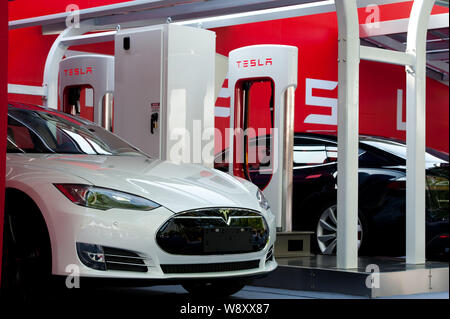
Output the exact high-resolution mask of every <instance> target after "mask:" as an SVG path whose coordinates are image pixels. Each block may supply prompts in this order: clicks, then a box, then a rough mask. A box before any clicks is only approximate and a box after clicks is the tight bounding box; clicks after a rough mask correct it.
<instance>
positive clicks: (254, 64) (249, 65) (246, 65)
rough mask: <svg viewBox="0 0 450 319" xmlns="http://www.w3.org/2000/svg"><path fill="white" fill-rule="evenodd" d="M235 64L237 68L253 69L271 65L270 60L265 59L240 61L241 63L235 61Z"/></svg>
mask: <svg viewBox="0 0 450 319" xmlns="http://www.w3.org/2000/svg"><path fill="white" fill-rule="evenodd" d="M236 64H237V66H238V69H239V68H253V67H257V66H266V65H272V58H265V59H252V60H242V61H236Z"/></svg>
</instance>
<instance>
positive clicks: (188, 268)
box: [161, 260, 259, 274]
mask: <svg viewBox="0 0 450 319" xmlns="http://www.w3.org/2000/svg"><path fill="white" fill-rule="evenodd" d="M258 267H259V260H250V261H240V262H231V263H215V264H184V265H183V264H182V265H161V268H162V271H163V272H164V273H165V274H189V273H203V272H226V271H237V270H247V269H254V268H258Z"/></svg>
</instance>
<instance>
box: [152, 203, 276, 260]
mask: <svg viewBox="0 0 450 319" xmlns="http://www.w3.org/2000/svg"><path fill="white" fill-rule="evenodd" d="M156 241H157V243H158V245H159V247H161V249H163V250H164V251H166V252H168V253H171V254H176V255H213V254H221V255H222V254H236V253H249V252H256V251H260V250H262V249H263V248H264V247H265V246H266V244H267V242H268V241H269V230H268V227H267V223H266V221H265V219H264V217H263V216H261V214H260V213H259V212H257V211H252V210H245V209H236V208H211V209H201V210H193V211H187V212H183V213H180V214H177V215H175V216H174V217H172V218H171V219H169V220H168V221H167V222H165V223H164V224H163V225H162V226H161V228H160V229H159V231H158V233H157V235H156Z"/></svg>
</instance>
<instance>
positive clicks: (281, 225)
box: [228, 45, 309, 256]
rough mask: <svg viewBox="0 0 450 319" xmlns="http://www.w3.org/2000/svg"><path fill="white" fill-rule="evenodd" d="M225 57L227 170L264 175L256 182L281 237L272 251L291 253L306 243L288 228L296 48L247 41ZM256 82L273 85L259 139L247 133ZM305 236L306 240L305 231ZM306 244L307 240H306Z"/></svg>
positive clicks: (248, 176) (249, 176) (250, 177)
mask: <svg viewBox="0 0 450 319" xmlns="http://www.w3.org/2000/svg"><path fill="white" fill-rule="evenodd" d="M228 61H229V88H230V90H231V92H232V94H231V102H230V106H231V110H230V111H231V116H230V132H231V134H230V148H229V149H230V155H229V158H230V165H229V173H230V174H232V175H234V176H239V177H242V178H245V179H248V180H250V181H253V182H255V180H254V178H253V177H254V176H255V175H258V178H259V179H260V180H261V177H262V179H263V180H264V182H263V183H262V184H261V183H260V182H259V183H258V182H256V184H257V185H258V186H259V187H260V188H261V189H262V190H263V193H264V195H265V196H266V197H267V199H268V201H269V203H270V206H271V210H272V212H273V213H274V214H275V216H276V223H277V231H278V234H279V237H278V239H277V247H276V249H275V252H276V254H277V256H290V255H292V252H291V250H292V251H294V253H295V251H299V250H300V251H302V250H303V248H301V249H295V248H291V249H289V247H288V246H291V247H295V246H296V245H295V243H300V246H303V245H304V244H305V243H304V241H305V239H304V238H299V237H298V236H299V234H297V233H292V188H293V181H292V171H293V152H292V150H293V146H294V96H295V89H296V87H297V70H298V68H297V61H298V49H297V47H293V46H285V45H254V46H248V47H243V48H239V49H236V50H233V51H231V52H230V54H229V60H228ZM257 84H262V85H264V84H266V85H265V89H266V90H270V91H271V92H270V99H269V107H268V108H267V107H266V109H267V110H268V112H269V113H270V115H269V117H270V120H269V121H268V122H269V124H268V126H269V132H266V133H269V134H267V135H270V137H269V138H267V135H266V137H263V138H262V139H261V136H258V134H256V135H255V137H254V138H251V132H250V131H249V129H251V119H250V114H251V113H253V112H262V111H263V110H262V107H263V106H262V105H261V104H259V102H257V103H252V99H253V98H255V96H254V93H252V92H251V90H252V86H253V85H257ZM256 95H258V92H256ZM256 98H257V97H256ZM253 133H255V132H253ZM255 142H256V144H257V145H256V151H255V152H252V151H250V150H249V144H250V143H255ZM261 142H262V144H268V145H262V149H263V150H265V151H263V152H262V154H261V145H258V143H261ZM252 155H253V156H254V157H253V158H251V157H252ZM256 157H259V158H256ZM261 157H262V158H261ZM255 163H256V164H257V165H258V167H259V172H257V173H256V174H253V173H252V172H251V168H250V166H251V165H252V164H255ZM263 175H266V176H265V177H264V176H263ZM280 235H281V236H280ZM285 235H291V236H285ZM292 235H293V236H292ZM296 236H297V237H296ZM300 237H303V236H302V235H300ZM306 241H309V236H307V238H306ZM306 245H308V246H309V242H307V243H306Z"/></svg>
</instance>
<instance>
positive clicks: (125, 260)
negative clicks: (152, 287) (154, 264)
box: [103, 247, 148, 272]
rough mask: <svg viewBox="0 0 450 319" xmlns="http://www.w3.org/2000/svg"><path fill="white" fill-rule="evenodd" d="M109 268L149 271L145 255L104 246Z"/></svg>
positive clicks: (107, 267)
mask: <svg viewBox="0 0 450 319" xmlns="http://www.w3.org/2000/svg"><path fill="white" fill-rule="evenodd" d="M103 252H104V254H105V263H106V269H107V270H122V271H135V272H147V271H148V268H147V265H146V264H145V262H144V259H145V258H143V257H141V256H139V255H138V254H136V253H134V252H132V251H129V250H124V249H118V248H111V247H103Z"/></svg>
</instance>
